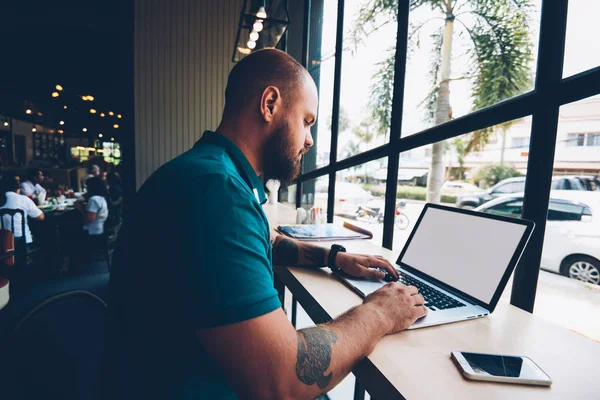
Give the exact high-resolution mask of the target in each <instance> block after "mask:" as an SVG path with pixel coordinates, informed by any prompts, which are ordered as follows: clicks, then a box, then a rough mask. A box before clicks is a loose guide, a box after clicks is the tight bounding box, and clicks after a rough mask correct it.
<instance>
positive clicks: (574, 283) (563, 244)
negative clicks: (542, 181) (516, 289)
mask: <svg viewBox="0 0 600 400" xmlns="http://www.w3.org/2000/svg"><path fill="white" fill-rule="evenodd" d="M578 3H588V4H589V7H590V8H589V9H588V11H587V12H588V13H593V8H594V7H593V4H592V3H595V2H585V1H569V14H570V13H571V11H572V10H575V12H578V7H579V5H578ZM585 14H586V13H585V12H583V14H582V15H583V17H586V15H585ZM569 17H570V18H571V15H570V16H569ZM576 22H577V23H578V24H582V23H584V22H583V21H576ZM569 23H571V20H569ZM589 56H590V57H594V55H592V54H590V55H589ZM599 105H600V98H599V97H598V96H595V97H591V98H587V99H584V100H581V101H578V102H575V103H570V104H565V105H563V106H562V107H561V108H560V114H559V115H560V116H559V121H558V132H557V138H556V148H555V157H554V171H553V172H554V179H555V180H556V179H562V180H563V181H565V182H567V181H568V182H569V183H570V184H571V186H570V189H571V190H553V191H551V192H550V203H549V205H548V221H547V223H546V231H545V233H544V246H543V248H542V261H541V271H540V276H539V280H538V288H537V294H536V301H535V308H534V313H535V314H536V315H539V316H541V317H543V318H545V319H547V320H549V321H551V322H553V323H556V324H559V325H563V326H565V327H567V328H568V329H570V330H572V331H574V332H577V333H579V334H581V335H583V336H586V337H588V338H591V339H593V340H596V341H600V321H599V320H598V319H597V318H590V315H599V314H600V303H599V302H598V293H599V292H598V290H595V288H596V289H597V288H599V286H596V285H598V283H600V261H599V260H600V229H599V228H598V223H599V222H600V219H599V216H598V214H599V213H598V211H600V203H599V202H598V192H595V191H593V186H592V185H587V184H584V182H588V181H591V182H595V180H596V179H597V178H598V175H599V172H600V151H598V148H597V147H590V146H570V138H571V134H572V133H585V134H587V133H589V132H600V120H598V117H597V115H598V111H597V110H598V106H599ZM563 175H564V176H563ZM573 181H579V182H581V183H582V184H581V185H578V186H575V185H573ZM577 189H579V190H577ZM581 189H585V190H581ZM578 280H581V281H578Z"/></svg>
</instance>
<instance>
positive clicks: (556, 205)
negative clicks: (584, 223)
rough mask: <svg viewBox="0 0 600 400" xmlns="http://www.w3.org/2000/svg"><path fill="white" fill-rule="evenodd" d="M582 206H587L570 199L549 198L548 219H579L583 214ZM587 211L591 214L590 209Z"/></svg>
mask: <svg viewBox="0 0 600 400" xmlns="http://www.w3.org/2000/svg"><path fill="white" fill-rule="evenodd" d="M584 208H587V207H584V206H583V205H581V204H576V203H572V202H570V201H564V200H552V199H550V203H549V205H548V221H581V216H582V215H583V214H584ZM589 212H590V214H589V215H591V210H589ZM586 215H587V214H586Z"/></svg>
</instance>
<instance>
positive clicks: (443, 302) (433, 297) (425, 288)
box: [385, 271, 465, 311]
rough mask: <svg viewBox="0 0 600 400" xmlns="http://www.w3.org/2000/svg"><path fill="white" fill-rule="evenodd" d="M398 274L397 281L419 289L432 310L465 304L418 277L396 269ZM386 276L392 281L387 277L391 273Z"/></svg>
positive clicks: (427, 305)
mask: <svg viewBox="0 0 600 400" xmlns="http://www.w3.org/2000/svg"><path fill="white" fill-rule="evenodd" d="M398 274H399V275H400V278H399V279H398V282H400V283H402V284H404V285H406V286H415V287H416V288H417V289H419V293H420V294H421V295H422V296H423V298H424V299H425V307H427V308H429V309H430V310H433V311H436V310H448V309H451V308H458V307H464V306H465V304H463V303H461V302H459V301H457V300H454V299H453V298H452V297H450V296H446V295H445V294H444V293H442V292H440V291H439V290H437V289H435V288H433V287H432V286H429V285H427V284H425V283H423V282H421V281H420V280H418V279H415V278H413V277H412V276H410V275H406V274H403V273H402V272H400V271H398ZM386 278H388V279H385V280H386V281H388V282H390V281H393V279H389V278H392V277H391V275H389V274H388V275H387V276H386Z"/></svg>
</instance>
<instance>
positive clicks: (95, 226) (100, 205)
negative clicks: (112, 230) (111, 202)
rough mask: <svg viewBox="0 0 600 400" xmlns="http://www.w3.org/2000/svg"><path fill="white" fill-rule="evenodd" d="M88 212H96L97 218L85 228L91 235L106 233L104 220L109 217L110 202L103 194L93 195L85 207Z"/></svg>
mask: <svg viewBox="0 0 600 400" xmlns="http://www.w3.org/2000/svg"><path fill="white" fill-rule="evenodd" d="M85 211H87V212H93V213H96V219H95V220H94V221H92V222H89V223H86V224H85V225H84V226H83V229H84V230H86V231H87V232H88V234H90V235H102V234H103V233H104V222H105V221H106V219H107V218H108V204H107V203H106V199H105V198H104V197H102V196H92V197H91V198H90V199H89V200H88V203H87V206H86V208H85Z"/></svg>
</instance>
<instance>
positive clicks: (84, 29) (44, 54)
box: [0, 0, 133, 133]
mask: <svg viewBox="0 0 600 400" xmlns="http://www.w3.org/2000/svg"><path fill="white" fill-rule="evenodd" d="M132 3H133V1H129V0H122V1H118V0H103V1H84V0H80V1H66V0H57V1H49V0H46V1H39V0H33V1H24V0H15V1H0V20H1V22H0V108H1V109H0V113H1V114H5V115H6V114H8V115H10V116H11V117H14V118H22V117H23V118H27V116H25V114H24V109H25V108H26V107H25V100H30V101H32V102H33V103H34V104H35V107H36V108H39V109H40V110H43V115H42V116H41V117H39V116H38V117H37V118H39V120H38V122H39V123H44V124H46V125H49V126H51V127H57V126H56V124H57V123H58V120H59V119H61V120H62V119H64V120H66V121H67V124H66V125H65V130H67V129H66V127H67V126H69V130H73V131H75V130H77V131H79V132H81V130H80V129H81V126H83V125H86V126H90V127H91V128H89V129H88V130H90V133H91V130H101V129H104V128H105V127H106V126H112V125H111V123H112V122H124V121H123V120H121V121H116V120H115V121H112V122H110V121H108V120H106V119H103V120H101V119H100V117H99V113H100V112H101V111H104V112H108V110H111V111H114V112H115V114H118V113H120V114H123V115H124V117H129V118H130V119H131V118H132V115H131V114H132V108H133V104H132V102H133V94H132V90H133V84H132V79H133V43H132V41H133V12H132V8H133V4H132ZM56 84H60V85H62V86H63V88H64V91H63V92H60V96H59V97H58V98H53V97H52V96H51V94H52V92H53V91H55V85H56ZM81 95H92V96H93V97H94V101H93V102H92V103H90V102H83V101H82V100H81ZM65 104H66V105H67V106H68V112H69V113H70V114H67V111H64V110H63V105H65ZM90 108H94V109H96V110H98V113H97V114H96V115H91V114H90V113H89V109H90ZM63 113H64V114H63ZM69 121H70V122H71V124H69V123H68V122H69Z"/></svg>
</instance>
